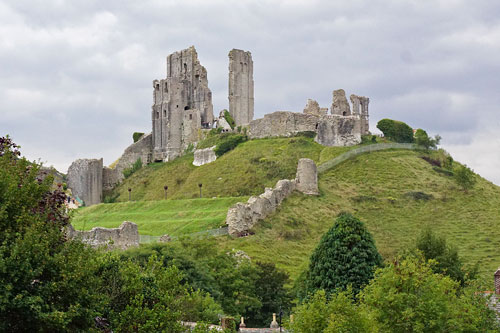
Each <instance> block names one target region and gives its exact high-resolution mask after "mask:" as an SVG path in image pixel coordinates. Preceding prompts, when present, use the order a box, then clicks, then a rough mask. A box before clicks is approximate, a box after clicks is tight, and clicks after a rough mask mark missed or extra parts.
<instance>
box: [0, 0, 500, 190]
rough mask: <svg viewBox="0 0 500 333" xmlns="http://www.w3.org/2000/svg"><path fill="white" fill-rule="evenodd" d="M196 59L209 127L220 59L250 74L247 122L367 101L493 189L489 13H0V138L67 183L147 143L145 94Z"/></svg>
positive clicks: (495, 77)
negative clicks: (310, 105)
mask: <svg viewBox="0 0 500 333" xmlns="http://www.w3.org/2000/svg"><path fill="white" fill-rule="evenodd" d="M190 45H195V47H196V49H197V51H198V55H199V59H200V61H201V63H202V65H203V66H205V67H206V69H207V71H208V80H209V87H210V89H211V90H212V94H213V103H214V113H216V114H218V111H219V110H221V109H223V108H227V107H228V99H227V79H228V57H227V55H228V52H229V50H231V49H232V48H239V49H243V50H249V51H251V52H252V56H253V61H254V80H255V117H256V118H260V117H262V116H263V115H264V114H266V113H270V112H273V111H276V110H290V111H297V112H301V111H302V109H303V108H304V106H305V104H306V101H307V99H308V98H313V99H316V100H317V101H318V102H319V103H320V105H321V106H323V107H327V106H328V107H329V106H330V104H331V99H332V90H334V89H338V88H343V89H345V90H346V93H347V95H350V94H352V93H354V94H357V95H363V96H367V97H370V128H371V129H372V130H374V129H375V125H376V123H377V121H378V120H380V119H382V118H392V119H398V120H402V121H405V122H406V123H408V124H409V125H410V126H412V127H414V128H424V129H426V130H427V132H428V133H429V134H432V135H434V134H440V135H441V136H442V137H443V140H442V147H443V148H444V149H446V150H448V151H449V152H451V153H452V155H453V157H454V158H455V159H456V160H458V161H460V162H463V163H466V164H467V165H469V166H470V167H472V168H473V169H474V170H475V171H476V172H478V173H479V174H481V175H482V176H483V177H485V178H486V179H488V180H490V181H492V182H494V183H496V184H499V185H500V149H499V148H500V136H499V132H500V114H499V105H500V94H499V88H500V1H498V0H492V1H481V0H474V1H459V0H441V1H430V0H429V1H423V0H414V1H404V0H393V1H389V0H387V1H377V0H371V1H356V0H349V1H346V0H343V1H332V0H330V1H313V0H304V1H289V0H288V1H242V0H238V1H208V0H199V1H186V0H183V1H165V0H161V1H160V0H158V1H148V0H140V1H139V0H138V1H124V0H116V1H102V0H95V1H94V0H81V1H76V0H72V1H64V0H12V1H7V0H0V135H4V134H9V135H10V136H11V137H12V138H13V139H14V141H15V142H17V143H18V144H21V145H22V152H23V153H24V155H26V156H27V157H28V158H29V159H32V160H34V159H39V158H40V159H41V161H43V162H45V164H47V165H53V166H55V167H56V168H57V169H59V170H60V171H63V172H66V171H67V168H68V166H69V165H70V164H71V162H72V161H73V160H75V159H77V158H100V157H103V158H104V163H105V164H106V165H108V164H110V163H112V162H113V161H114V160H116V159H117V158H118V157H119V156H120V155H121V153H122V152H123V150H124V149H125V148H126V147H127V146H128V145H129V144H130V143H131V142H132V133H133V132H135V131H142V132H150V131H151V114H150V112H151V111H150V110H151V105H152V80H153V79H161V78H165V76H166V60H165V59H166V56H167V55H168V54H170V53H172V52H174V51H177V50H181V49H184V48H187V47H189V46H190Z"/></svg>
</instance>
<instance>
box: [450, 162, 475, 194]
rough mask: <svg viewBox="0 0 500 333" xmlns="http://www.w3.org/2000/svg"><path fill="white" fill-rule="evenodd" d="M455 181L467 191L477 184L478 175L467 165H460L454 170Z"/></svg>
mask: <svg viewBox="0 0 500 333" xmlns="http://www.w3.org/2000/svg"><path fill="white" fill-rule="evenodd" d="M453 177H454V179H455V182H456V183H457V184H458V186H460V187H461V188H462V189H463V190H464V191H465V192H467V191H468V190H470V189H472V188H473V187H474V185H475V184H476V177H475V175H474V171H472V170H471V169H470V168H469V167H467V165H465V164H464V165H459V166H458V168H456V169H455V170H454V176H453Z"/></svg>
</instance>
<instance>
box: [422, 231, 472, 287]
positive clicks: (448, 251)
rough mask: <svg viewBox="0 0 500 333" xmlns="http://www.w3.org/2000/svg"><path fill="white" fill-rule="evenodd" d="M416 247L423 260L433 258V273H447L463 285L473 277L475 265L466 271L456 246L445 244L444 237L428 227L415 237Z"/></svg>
mask: <svg viewBox="0 0 500 333" xmlns="http://www.w3.org/2000/svg"><path fill="white" fill-rule="evenodd" d="M416 248H417V250H418V251H420V253H421V254H422V255H423V257H424V259H425V260H431V259H432V260H434V261H433V264H432V265H431V268H432V271H433V272H434V273H439V274H443V275H447V276H449V277H450V278H452V279H453V280H455V281H457V282H459V283H460V285H461V286H464V285H465V283H466V281H467V280H470V279H473V278H475V275H476V271H477V267H476V268H475V269H473V270H472V271H470V272H467V271H466V270H465V269H464V267H463V263H462V260H461V259H460V257H459V256H458V250H457V248H456V247H453V246H450V245H448V244H446V239H445V238H444V237H439V236H437V235H435V234H434V233H433V232H432V230H431V229H430V228H428V229H425V230H424V231H423V232H422V233H421V234H420V236H419V237H418V238H417V242H416Z"/></svg>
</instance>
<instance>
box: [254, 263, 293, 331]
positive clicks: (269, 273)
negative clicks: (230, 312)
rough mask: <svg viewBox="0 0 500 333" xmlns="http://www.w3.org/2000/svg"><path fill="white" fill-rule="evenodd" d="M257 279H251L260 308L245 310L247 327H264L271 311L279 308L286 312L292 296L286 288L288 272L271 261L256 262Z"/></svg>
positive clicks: (270, 315) (276, 311)
mask: <svg viewBox="0 0 500 333" xmlns="http://www.w3.org/2000/svg"><path fill="white" fill-rule="evenodd" d="M256 268H257V279H256V280H255V281H253V283H254V286H255V294H256V297H257V298H258V300H259V301H260V303H261V305H262V306H261V307H260V309H258V310H256V311H252V312H247V313H246V316H247V318H248V319H246V323H247V325H248V326H249V327H266V326H267V325H269V320H270V318H272V315H273V313H278V312H279V310H280V309H281V310H282V311H284V312H288V311H289V310H290V308H291V302H292V298H291V295H290V292H289V290H288V288H286V287H285V285H286V284H287V283H288V280H289V278H288V274H287V273H285V272H284V271H282V270H279V269H277V268H276V266H275V265H274V264H273V263H264V262H256Z"/></svg>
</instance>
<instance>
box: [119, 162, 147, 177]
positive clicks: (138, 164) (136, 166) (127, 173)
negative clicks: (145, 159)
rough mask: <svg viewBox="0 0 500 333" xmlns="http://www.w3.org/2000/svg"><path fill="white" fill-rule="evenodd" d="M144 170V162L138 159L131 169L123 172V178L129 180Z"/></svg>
mask: <svg viewBox="0 0 500 333" xmlns="http://www.w3.org/2000/svg"><path fill="white" fill-rule="evenodd" d="M140 168H142V160H141V159H140V158H138V159H137V160H136V161H135V162H134V164H132V166H131V167H130V168H127V169H125V170H123V176H124V177H125V178H128V177H130V176H132V175H133V174H134V172H136V171H137V170H139V169H140Z"/></svg>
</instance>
